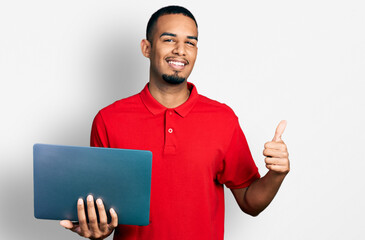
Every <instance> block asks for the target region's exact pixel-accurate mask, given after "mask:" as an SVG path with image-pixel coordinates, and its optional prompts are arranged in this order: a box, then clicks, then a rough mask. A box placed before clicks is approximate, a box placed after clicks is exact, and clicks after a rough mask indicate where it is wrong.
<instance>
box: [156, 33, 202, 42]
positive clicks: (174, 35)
mask: <svg viewBox="0 0 365 240" xmlns="http://www.w3.org/2000/svg"><path fill="white" fill-rule="evenodd" d="M162 36H170V37H176V36H177V35H176V34H174V33H169V32H164V33H162V34H161V35H160V37H162ZM187 38H188V39H194V40H196V41H198V37H196V36H187Z"/></svg>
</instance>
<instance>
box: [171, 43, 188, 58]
mask: <svg viewBox="0 0 365 240" xmlns="http://www.w3.org/2000/svg"><path fill="white" fill-rule="evenodd" d="M172 53H173V54H176V55H179V56H185V54H186V52H185V45H184V43H183V42H177V43H176V45H175V47H174V49H173V51H172Z"/></svg>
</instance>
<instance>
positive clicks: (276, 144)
mask: <svg viewBox="0 0 365 240" xmlns="http://www.w3.org/2000/svg"><path fill="white" fill-rule="evenodd" d="M264 148H272V149H277V150H281V151H286V150H287V147H286V144H285V143H284V142H267V143H265V145H264Z"/></svg>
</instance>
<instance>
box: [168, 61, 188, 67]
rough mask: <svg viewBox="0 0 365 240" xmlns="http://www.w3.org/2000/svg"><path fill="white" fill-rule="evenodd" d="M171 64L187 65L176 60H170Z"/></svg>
mask: <svg viewBox="0 0 365 240" xmlns="http://www.w3.org/2000/svg"><path fill="white" fill-rule="evenodd" d="M169 64H174V65H178V66H184V65H185V64H184V63H182V62H175V61H169Z"/></svg>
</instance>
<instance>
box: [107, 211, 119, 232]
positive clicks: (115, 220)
mask: <svg viewBox="0 0 365 240" xmlns="http://www.w3.org/2000/svg"><path fill="white" fill-rule="evenodd" d="M109 212H110V215H111V217H112V221H111V222H110V224H109V226H110V229H114V228H116V227H117V226H118V215H117V213H116V212H115V210H114V208H111V209H110V210H109Z"/></svg>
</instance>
